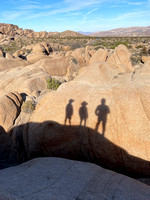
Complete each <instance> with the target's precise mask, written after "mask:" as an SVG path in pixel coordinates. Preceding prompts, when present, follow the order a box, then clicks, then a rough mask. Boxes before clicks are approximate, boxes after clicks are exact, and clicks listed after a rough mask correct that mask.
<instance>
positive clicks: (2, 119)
mask: <svg viewBox="0 0 150 200" xmlns="http://www.w3.org/2000/svg"><path fill="white" fill-rule="evenodd" d="M21 105H22V97H21V96H20V94H19V93H17V92H12V93H8V94H7V95H3V96H1V98H0V126H2V127H3V128H4V129H5V130H6V131H8V130H9V129H10V128H11V127H12V125H13V124H14V123H15V120H16V118H17V117H18V115H19V114H20V111H21Z"/></svg>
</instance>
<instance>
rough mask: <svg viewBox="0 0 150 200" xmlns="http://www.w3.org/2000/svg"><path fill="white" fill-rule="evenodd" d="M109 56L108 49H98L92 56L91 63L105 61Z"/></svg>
mask: <svg viewBox="0 0 150 200" xmlns="http://www.w3.org/2000/svg"><path fill="white" fill-rule="evenodd" d="M107 56H108V51H107V50H104V49H98V50H97V51H96V52H95V53H94V54H93V55H92V57H91V59H90V62H89V64H94V63H99V62H105V61H106V58H107Z"/></svg>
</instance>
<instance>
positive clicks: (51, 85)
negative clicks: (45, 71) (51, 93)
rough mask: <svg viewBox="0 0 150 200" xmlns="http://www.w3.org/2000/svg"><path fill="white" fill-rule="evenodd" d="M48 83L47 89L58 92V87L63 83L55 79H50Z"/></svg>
mask: <svg viewBox="0 0 150 200" xmlns="http://www.w3.org/2000/svg"><path fill="white" fill-rule="evenodd" d="M46 82H47V88H48V89H50V90H57V89H58V87H59V86H60V85H61V83H60V82H59V81H57V80H56V79H54V78H49V79H47V81H46Z"/></svg>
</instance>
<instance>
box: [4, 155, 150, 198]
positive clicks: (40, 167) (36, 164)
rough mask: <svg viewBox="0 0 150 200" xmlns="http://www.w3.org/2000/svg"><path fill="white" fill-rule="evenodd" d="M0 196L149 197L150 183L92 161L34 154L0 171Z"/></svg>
mask: <svg viewBox="0 0 150 200" xmlns="http://www.w3.org/2000/svg"><path fill="white" fill-rule="evenodd" d="M0 177H1V181H0V199H9V200H16V199H18V200H19V199H23V200H31V199H38V200H43V199H45V200H54V199H55V200H74V199H80V200H92V199H94V200H96V199H101V200H104V199H107V200H112V199H114V200H118V199H120V200H133V199H135V200H139V199H141V200H149V198H150V187H149V186H148V185H145V184H143V183H140V182H138V181H136V180H134V179H131V178H129V177H126V176H123V175H120V174H117V173H115V172H112V171H109V170H106V169H103V168H101V167H99V166H97V165H95V164H91V163H85V162H77V161H71V160H66V159H60V158H37V159H34V160H31V161H28V162H26V163H24V164H22V165H19V166H16V167H11V168H8V169H4V170H1V171H0Z"/></svg>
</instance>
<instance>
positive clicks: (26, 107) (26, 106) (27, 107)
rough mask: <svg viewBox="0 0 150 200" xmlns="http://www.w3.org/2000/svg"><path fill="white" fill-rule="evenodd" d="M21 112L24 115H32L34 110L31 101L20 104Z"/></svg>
mask: <svg viewBox="0 0 150 200" xmlns="http://www.w3.org/2000/svg"><path fill="white" fill-rule="evenodd" d="M22 110H23V112H25V113H32V112H33V111H34V110H35V104H34V103H33V102H32V101H26V102H24V103H23V104H22Z"/></svg>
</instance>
